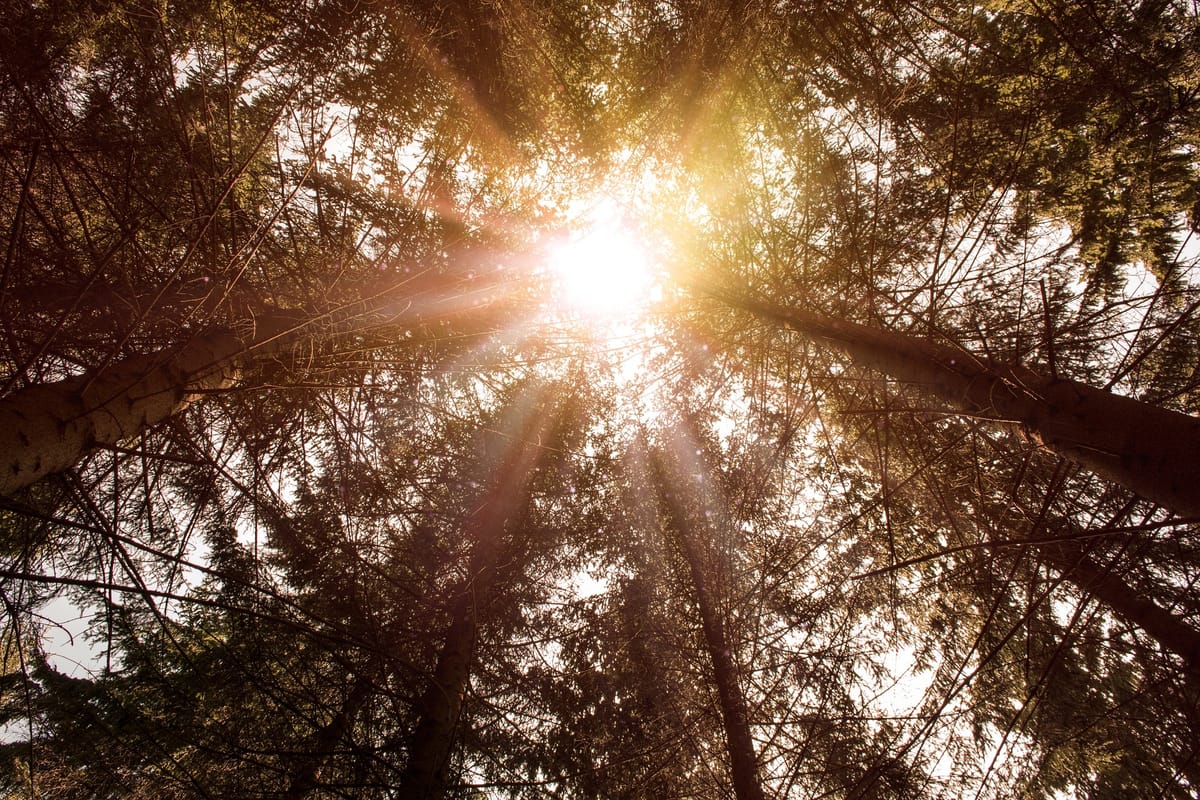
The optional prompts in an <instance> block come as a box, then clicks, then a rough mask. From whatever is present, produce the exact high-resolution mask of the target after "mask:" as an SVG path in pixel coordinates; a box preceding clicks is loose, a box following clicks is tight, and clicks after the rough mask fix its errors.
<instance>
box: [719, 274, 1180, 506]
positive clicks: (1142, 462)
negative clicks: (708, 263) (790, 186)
mask: <svg viewBox="0 0 1200 800" xmlns="http://www.w3.org/2000/svg"><path fill="white" fill-rule="evenodd" d="M713 294H714V296H716V297H718V298H719V299H721V300H722V301H724V302H727V303H729V304H730V305H733V306H735V307H738V308H742V309H744V310H747V311H750V312H752V313H754V314H755V315H757V316H759V317H761V318H763V319H767V320H771V321H773V322H778V323H782V324H783V325H786V326H787V327H789V328H791V329H792V330H795V331H796V332H798V333H800V334H802V335H804V336H806V337H808V338H810V339H813V340H815V341H818V342H822V343H824V344H827V345H830V346H833V347H835V348H837V349H838V350H841V351H842V352H843V353H845V354H846V355H848V356H849V357H850V358H851V359H853V360H854V362H855V363H857V364H859V365H861V366H865V367H870V368H871V369H875V370H878V371H879V372H882V373H884V374H886V375H888V376H890V377H892V378H895V379H896V380H898V381H901V382H903V383H909V384H913V385H914V386H916V387H918V388H920V389H924V390H925V391H928V392H930V393H932V394H934V395H936V396H937V397H939V398H941V399H942V400H944V401H945V402H947V403H949V404H950V406H951V407H953V408H954V409H955V410H957V411H960V412H962V413H965V414H970V415H972V416H975V417H982V418H985V419H990V420H995V421H997V422H1002V423H1008V424H1011V425H1014V426H1016V427H1018V428H1019V429H1020V430H1021V431H1022V432H1023V433H1024V434H1025V435H1026V436H1028V437H1029V438H1030V439H1031V440H1033V441H1035V442H1037V443H1039V444H1042V445H1044V446H1045V447H1047V448H1049V449H1050V450H1052V451H1054V452H1055V453H1058V454H1059V455H1061V456H1063V457H1065V458H1068V459H1070V460H1072V461H1074V462H1075V463H1077V464H1080V465H1082V466H1084V467H1086V468H1087V469H1089V470H1091V471H1092V472H1095V473H1096V474H1097V475H1100V476H1101V477H1104V478H1106V479H1108V480H1111V481H1113V482H1115V483H1119V484H1121V485H1122V486H1124V487H1126V488H1127V489H1130V490H1131V491H1133V492H1135V493H1137V494H1139V495H1141V496H1143V497H1146V498H1148V499H1150V500H1153V501H1155V502H1156V503H1159V504H1161V505H1163V506H1164V507H1166V508H1169V509H1171V510H1173V511H1175V512H1177V513H1180V514H1185V515H1191V516H1200V419H1197V418H1195V417H1191V416H1188V415H1187V414H1181V413H1179V412H1177V411H1171V410H1169V409H1165V408H1160V407H1158V406H1155V405H1152V404H1150V403H1143V402H1141V401H1138V400H1133V399H1131V398H1128V397H1123V396H1121V395H1117V394H1113V393H1111V392H1107V391H1104V390H1101V389H1097V388H1095V387H1092V386H1088V385H1087V384H1083V383H1079V382H1078V381H1073V380H1068V379H1065V378H1055V377H1048V376H1045V375H1040V374H1038V373H1036V372H1034V371H1033V370H1030V369H1027V368H1025V367H1022V366H1019V365H1016V366H993V365H989V364H985V363H984V362H982V361H980V360H979V359H978V358H976V357H975V356H973V355H971V354H970V353H968V352H967V351H965V350H960V349H957V348H954V347H951V346H949V345H946V344H942V343H939V342H934V341H930V340H927V339H922V338H919V337H915V336H908V335H906V334H900V333H891V332H887V331H881V330H877V329H874V328H870V327H867V326H866V325H860V324H858V323H854V322H847V321H845V320H839V319H834V318H832V317H826V316H823V315H821V314H817V313H815V312H812V311H807V310H803V309H791V308H783V307H782V306H778V305H775V304H772V303H768V302H766V301H763V300H759V299H754V298H751V297H749V296H746V295H736V294H730V293H722V292H713Z"/></svg>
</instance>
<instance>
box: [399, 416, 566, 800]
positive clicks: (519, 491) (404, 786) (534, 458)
mask: <svg viewBox="0 0 1200 800" xmlns="http://www.w3.org/2000/svg"><path fill="white" fill-rule="evenodd" d="M534 405H535V406H536V405H538V404H536V403H535V404H534ZM539 411H541V412H543V413H538V412H539ZM529 416H530V419H528V420H526V424H525V425H523V426H522V429H521V430H520V431H519V432H518V433H517V434H516V435H514V437H513V442H512V444H511V445H510V446H509V450H508V452H507V453H506V454H505V457H504V458H503V459H502V461H501V463H500V464H499V465H498V468H497V470H496V473H495V474H496V481H495V484H494V486H493V487H492V489H491V491H490V492H489V493H488V494H487V495H486V496H485V497H484V499H483V502H482V503H481V504H480V506H479V508H478V509H477V510H476V511H475V513H474V514H473V516H472V518H471V519H470V520H469V521H468V523H467V528H468V535H469V537H470V538H471V539H472V540H473V542H474V544H473V546H472V548H471V559H470V565H469V567H468V574H467V577H466V579H465V580H464V582H463V584H462V585H461V586H460V587H459V589H458V591H457V592H456V596H455V599H454V605H453V607H452V609H451V619H450V626H449V628H448V629H447V630H446V636H445V638H444V639H443V643H442V649H441V652H440V653H439V654H438V660H437V665H436V667H435V668H434V672H433V678H432V680H431V681H430V683H429V686H428V688H427V689H426V691H425V693H424V694H423V695H422V696H421V699H420V700H419V701H418V702H417V713H418V720H417V724H416V727H415V728H414V729H413V733H412V736H411V737H410V739H409V747H408V762H407V764H406V765H405V768H404V772H403V774H402V775H401V777H400V781H399V796H400V797H403V798H413V800H417V798H419V799H420V800H430V799H432V798H441V797H444V796H445V795H446V793H447V791H448V788H449V787H448V784H449V780H448V775H447V768H448V766H449V763H450V756H451V753H452V752H453V749H454V742H455V739H456V736H455V733H456V729H457V727H458V719H459V715H460V712H461V711H462V704H463V699H464V697H465V696H466V692H467V685H468V682H469V680H470V676H471V664H472V661H473V660H474V653H475V640H476V634H477V632H478V629H479V618H480V613H481V612H482V611H483V610H484V607H485V606H486V605H487V602H488V600H489V598H490V596H491V594H492V589H493V588H494V586H495V583H496V578H497V574H498V571H499V569H498V565H499V563H500V556H501V554H502V553H503V552H504V549H505V544H506V543H507V542H508V538H509V537H506V536H505V527H506V525H507V524H508V523H509V521H510V520H513V519H515V518H517V517H518V516H519V515H520V514H521V512H522V509H523V508H524V506H525V504H526V500H527V494H526V490H525V487H526V486H527V484H528V482H529V478H530V477H531V475H532V473H533V470H534V468H535V467H536V466H537V463H538V461H539V460H540V459H541V456H542V453H543V448H542V442H543V440H544V438H545V437H546V435H547V434H548V433H549V431H550V428H551V427H552V425H553V424H554V421H555V419H554V416H555V415H554V414H553V413H544V410H543V409H540V408H539V409H536V410H534V411H533V412H532V413H530V415H529Z"/></svg>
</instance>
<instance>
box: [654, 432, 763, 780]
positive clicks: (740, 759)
mask: <svg viewBox="0 0 1200 800" xmlns="http://www.w3.org/2000/svg"><path fill="white" fill-rule="evenodd" d="M678 472H679V471H678V470H674V471H673V470H671V469H670V468H669V467H668V465H667V464H666V463H665V457H664V456H663V454H662V453H660V452H656V453H655V454H654V477H655V480H656V482H657V484H658V490H659V492H660V493H661V494H662V497H663V500H664V501H665V503H666V507H667V514H668V525H669V527H670V529H671V531H672V532H673V533H674V534H675V538H676V541H677V543H678V546H679V550H680V553H681V554H682V555H683V558H684V561H686V562H687V565H688V572H689V574H690V577H691V583H692V589H693V590H694V592H695V598H696V605H697V607H698V609H699V612H700V625H701V627H702V628H703V631H704V643H705V647H706V649H707V650H708V654H709V657H710V659H711V660H712V666H713V679H714V681H715V683H716V687H717V696H718V698H719V700H720V703H721V720H722V722H723V723H724V727H725V739H726V744H727V745H728V748H729V766H730V772H731V774H732V776H733V791H734V795H735V796H736V797H737V800H763V790H762V784H761V783H760V782H759V778H758V760H757V758H756V757H755V754H754V740H753V738H752V737H751V735H750V714H749V711H748V709H747V706H746V698H745V696H744V695H743V694H742V688H741V685H740V683H739V682H738V674H737V667H736V665H735V664H734V661H733V653H732V650H731V649H730V646H729V642H728V640H727V638H726V636H725V625H724V622H723V621H722V618H721V610H720V608H719V607H718V601H719V598H718V597H717V593H716V592H715V591H714V587H713V586H712V581H711V580H710V575H709V570H708V568H707V566H706V564H705V558H704V553H703V550H702V545H701V544H700V542H701V541H703V538H702V537H703V536H704V533H705V532H704V531H700V532H697V531H696V530H695V525H696V523H695V522H693V515H692V514H691V513H689V508H690V509H691V510H692V511H694V510H695V509H696V508H697V507H702V505H703V501H702V499H699V498H693V497H685V496H681V495H682V494H683V488H682V484H683V481H682V480H673V479H671V478H670V477H668V476H672V475H676V474H678Z"/></svg>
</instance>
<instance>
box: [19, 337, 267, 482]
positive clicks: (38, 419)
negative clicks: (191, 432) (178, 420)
mask: <svg viewBox="0 0 1200 800" xmlns="http://www.w3.org/2000/svg"><path fill="white" fill-rule="evenodd" d="M245 350H246V346H245V344H244V343H243V342H242V341H241V340H240V339H239V338H238V337H237V336H234V335H233V334H231V333H228V332H219V333H214V334H209V335H204V336H198V337H196V338H195V339H194V340H193V341H192V342H190V343H189V344H187V345H186V346H184V347H182V348H179V349H178V350H174V351H168V352H164V353H158V354H155V355H146V356H134V357H132V358H129V359H126V360H124V361H119V362H117V363H115V364H113V365H111V366H109V367H107V368H104V369H101V370H99V371H98V372H95V373H92V374H86V375H80V376H77V377H73V378H68V379H66V380H62V381H58V382H55V383H50V384H45V385H39V386H32V387H29V388H27V389H24V390H21V391H19V392H16V393H15V394H12V395H10V396H9V397H6V398H5V399H4V400H3V401H2V402H0V453H3V459H4V461H3V462H2V463H0V495H7V494H11V493H13V492H15V491H17V490H18V489H21V488H24V487H26V486H29V485H30V484H32V483H34V482H35V481H38V480H40V479H41V478H43V477H45V476H46V475H49V474H51V473H54V472H59V471H61V470H64V469H67V468H68V467H70V466H72V465H73V464H75V463H76V462H77V461H79V459H80V458H82V457H83V455H84V454H85V453H86V452H88V451H89V450H91V449H93V448H95V447H100V446H103V445H114V444H116V443H117V442H120V441H121V440H122V439H127V438H129V437H131V436H135V435H137V434H139V433H141V432H142V431H145V430H148V429H149V428H151V427H153V426H154V425H157V424H158V423H160V422H162V421H163V420H165V419H167V418H168V417H171V416H173V415H175V414H178V413H179V412H180V411H182V410H183V409H185V408H187V407H188V405H189V404H191V403H192V402H193V401H194V400H196V399H197V398H199V397H201V396H202V395H204V394H205V393H207V392H216V391H222V390H225V389H229V388H230V387H232V386H234V385H235V384H237V382H238V378H239V376H240V374H241V368H242V363H241V358H240V356H241V355H242V354H243V353H244V352H245Z"/></svg>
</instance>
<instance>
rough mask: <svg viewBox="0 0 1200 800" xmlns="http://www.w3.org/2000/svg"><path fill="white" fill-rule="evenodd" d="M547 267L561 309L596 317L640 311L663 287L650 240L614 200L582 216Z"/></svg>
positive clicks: (615, 317) (604, 319)
mask: <svg viewBox="0 0 1200 800" xmlns="http://www.w3.org/2000/svg"><path fill="white" fill-rule="evenodd" d="M548 267H549V269H550V272H551V277H552V279H553V282H554V300H555V302H556V304H557V305H558V306H559V309H560V310H562V311H565V312H566V313H568V314H571V315H574V316H578V317H582V318H585V319H587V320H589V321H593V322H608V321H614V320H620V319H629V318H632V317H635V316H638V315H639V314H641V313H642V312H643V311H644V310H645V309H646V307H647V306H648V305H649V304H651V303H653V302H654V301H655V300H657V299H658V298H659V296H660V295H661V291H662V290H661V287H660V286H659V285H658V280H657V275H656V274H655V273H656V271H655V268H654V263H653V260H652V258H651V255H650V253H649V251H648V250H647V247H646V244H645V242H643V241H642V239H641V238H640V237H639V236H638V234H637V233H636V231H635V230H634V229H633V227H631V226H630V225H629V224H628V223H627V222H626V220H625V219H624V217H623V215H622V213H621V211H620V209H619V208H617V206H616V204H615V203H613V202H611V201H601V202H599V203H597V204H596V205H595V206H594V207H593V208H592V209H591V210H590V211H589V212H588V213H586V214H585V215H584V216H583V218H582V220H581V224H580V225H578V226H577V228H576V230H575V232H573V233H572V234H571V235H570V237H569V238H568V239H567V240H566V241H564V242H562V243H561V244H558V245H556V246H555V247H554V248H553V249H552V250H551V252H550V255H549V259H548Z"/></svg>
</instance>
